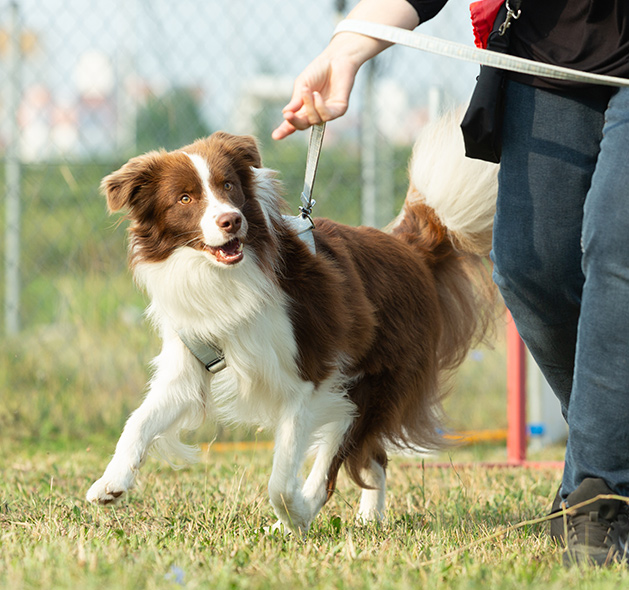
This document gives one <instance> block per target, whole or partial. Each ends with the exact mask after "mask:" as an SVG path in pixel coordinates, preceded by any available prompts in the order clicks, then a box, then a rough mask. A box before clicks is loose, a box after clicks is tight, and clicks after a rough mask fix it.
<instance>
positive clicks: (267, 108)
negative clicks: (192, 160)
mask: <svg viewBox="0 0 629 590" xmlns="http://www.w3.org/2000/svg"><path fill="white" fill-rule="evenodd" d="M352 5H353V3H347V5H346V3H345V2H344V1H342V0H340V1H339V0H337V1H333V0H324V1H320V2H310V1H306V0H291V1H290V2H280V1H278V0H269V1H266V2H256V1H253V0H232V1H231V2H225V1H220V0H207V1H206V2H198V1H196V2H195V1H192V0H180V1H179V2H171V1H169V0H90V1H88V2H86V1H85V0H46V1H45V2H42V1H41V0H12V1H9V2H7V1H1V0H0V73H1V76H0V79H1V80H2V88H1V89H0V92H1V94H0V154H1V157H2V162H1V165H0V184H1V185H2V186H3V187H4V191H3V192H4V199H3V207H2V211H1V212H0V227H1V228H2V229H1V230H0V232H1V233H2V241H1V243H0V257H1V259H2V261H3V264H2V279H1V281H2V289H1V293H0V306H1V307H2V309H3V311H4V316H3V318H4V321H3V326H2V333H3V335H4V338H3V340H4V342H3V344H2V353H3V354H2V361H1V363H2V364H1V366H0V389H1V391H2V394H3V397H4V398H5V402H4V403H3V404H2V407H1V408H0V426H5V427H6V426H8V425H13V426H15V427H17V428H19V429H22V430H23V431H24V432H25V433H27V434H28V433H30V434H32V435H33V436H35V435H41V434H45V432H42V424H46V425H47V426H46V428H48V429H49V430H50V431H52V432H56V433H59V434H67V435H71V434H72V432H75V431H76V430H77V429H79V427H80V425H81V424H83V425H88V427H89V429H94V428H99V427H101V426H107V425H110V424H111V423H115V428H118V427H119V422H120V416H121V415H122V416H124V414H125V413H126V412H127V411H128V410H129V409H130V408H132V407H134V406H135V405H136V404H137V401H138V392H139V391H141V390H142V389H143V387H144V382H145V379H146V373H147V371H146V365H147V363H148V361H149V359H150V358H151V357H152V356H153V355H154V354H155V353H156V351H157V347H158V343H157V341H156V337H155V335H154V334H152V332H151V330H150V329H149V328H148V327H147V326H146V324H145V322H144V320H143V318H142V312H143V308H144V305H145V301H144V300H143V296H142V295H141V294H140V293H138V291H137V290H136V289H135V288H134V286H133V284H132V279H131V277H130V274H129V273H128V271H127V269H126V246H125V232H124V227H122V226H120V225H119V223H118V222H117V220H116V219H112V218H109V217H108V216H107V213H106V208H105V203H104V199H103V198H102V197H101V196H100V195H99V191H98V185H99V182H100V179H101V178H102V177H103V176H104V175H105V174H107V173H109V172H111V171H113V170H115V169H116V168H117V167H119V166H120V165H122V164H123V163H124V162H125V161H126V160H127V159H128V158H129V157H131V156H133V155H136V154H138V153H141V152H144V151H147V150H149V149H155V148H159V147H165V148H167V149H173V148H176V147H179V146H181V145H183V144H186V143H189V142H191V141H193V140H194V139H196V138H198V137H200V136H203V135H206V134H209V133H211V132H213V131H215V130H218V129H222V130H225V131H229V132H233V133H246V134H253V135H256V136H257V137H258V138H259V141H260V146H261V151H262V155H263V159H264V161H265V164H266V165H267V166H269V167H272V168H275V169H277V170H278V171H279V172H280V176H281V178H282V179H283V180H284V182H285V185H286V198H287V200H288V201H289V203H291V204H293V205H294V207H295V209H296V208H297V205H298V196H299V194H300V191H301V187H302V184H303V173H304V165H305V153H306V142H307V134H303V133H301V134H295V135H294V136H291V137H290V138H288V139H286V140H284V141H282V142H273V141H272V140H271V139H270V132H271V130H272V129H273V128H274V127H275V126H276V125H277V124H278V123H279V122H280V120H281V107H282V106H283V105H284V104H286V102H287V101H288V99H289V97H290V94H291V91H292V81H293V79H294V77H295V76H296V75H297V74H298V73H299V72H300V71H301V70H302V69H303V67H304V66H305V65H306V64H307V63H308V62H309V61H310V60H311V59H312V58H313V57H315V55H316V54H317V53H318V52H319V51H320V50H321V49H322V48H323V47H324V46H325V45H326V44H327V41H328V39H329V38H330V36H331V33H332V31H333V29H334V26H335V23H336V22H337V21H338V19H339V18H341V17H342V15H343V14H344V13H346V12H347V11H348V10H349V9H350V8H351V7H352ZM421 30H422V32H424V33H427V34H432V35H435V36H438V37H441V38H448V39H453V40H457V41H464V42H469V43H470V44H471V43H472V33H471V26H470V24H469V18H468V7H467V1H466V0H451V2H450V3H449V4H448V6H447V7H446V8H445V9H444V11H443V12H442V13H441V14H440V15H438V16H437V18H436V19H435V20H434V21H431V22H430V23H427V24H426V25H424V26H423V27H422V29H421ZM476 73H477V67H476V66H474V65H471V64H465V63H462V62H458V61H456V60H448V59H445V58H439V57H433V56H430V55H428V54H423V53H420V52H417V51H413V50H411V49H408V48H398V47H394V48H391V49H389V50H388V51H386V52H385V53H384V54H383V55H381V56H379V57H378V58H377V59H376V60H374V61H373V62H372V63H371V64H370V65H368V66H366V67H365V68H364V69H363V71H362V72H361V73H360V74H359V77H358V80H357V86H356V88H355V91H354V93H353V95H352V102H351V105H350V109H349V111H348V113H347V115H346V116H345V117H344V118H342V119H340V120H338V121H335V122H334V123H332V124H330V125H328V130H327V132H326V140H325V143H324V152H323V155H322V159H321V163H320V169H319V172H318V175H317V186H316V187H315V197H316V198H317V202H318V205H317V211H316V214H317V215H322V216H328V217H332V218H334V219H337V220H339V221H342V222H346V223H350V224H358V223H361V222H362V223H367V224H371V225H376V226H382V225H384V224H385V223H386V222H388V221H389V220H390V219H391V218H392V217H393V215H394V213H395V211H396V208H397V207H398V206H399V205H400V203H401V201H402V199H403V197H404V195H405V190H406V182H407V180H406V162H407V159H408V156H409V154H410V150H411V146H412V142H413V139H414V137H415V136H416V134H417V132H418V130H419V129H420V128H421V126H422V125H423V124H424V123H425V122H426V121H427V120H428V119H429V118H430V117H432V116H434V115H435V113H436V112H437V111H438V110H439V109H442V108H445V107H447V106H451V105H456V104H460V103H462V102H464V101H465V100H466V99H467V97H468V96H469V93H470V91H471V89H472V85H473V81H474V77H475V76H476ZM501 362H502V359H500V360H499V361H498V363H501ZM498 371H499V374H498V375H497V376H495V377H494V378H495V379H496V380H500V379H502V372H503V368H502V366H501V367H499V369H498ZM485 386H486V385H485ZM485 386H484V387H485ZM499 386H500V385H499ZM25 400H28V401H27V404H25V403H24V402H25ZM76 400H83V401H81V402H80V405H81V406H82V407H83V409H84V414H83V415H82V416H81V415H79V416H78V417H75V416H76V414H77V412H76V405H77V401H76ZM86 400H87V401H86ZM501 412H502V409H501V408H500V409H499V410H498V413H499V414H500V413H501ZM502 415H504V414H502ZM73 420H75V421H77V423H76V424H75V425H74V427H73V425H72V422H73ZM79 422H80V424H79ZM73 428H74V430H73Z"/></svg>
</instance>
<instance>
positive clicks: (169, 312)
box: [87, 117, 497, 535]
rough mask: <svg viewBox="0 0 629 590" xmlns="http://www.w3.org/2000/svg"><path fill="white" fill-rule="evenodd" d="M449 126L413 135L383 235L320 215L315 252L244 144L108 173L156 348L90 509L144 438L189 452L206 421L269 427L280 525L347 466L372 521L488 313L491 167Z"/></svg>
mask: <svg viewBox="0 0 629 590" xmlns="http://www.w3.org/2000/svg"><path fill="white" fill-rule="evenodd" d="M455 123H456V121H455V118H454V117H450V118H449V119H448V118H447V117H446V118H445V120H442V121H440V122H438V123H437V124H435V125H432V126H430V127H429V128H428V129H427V130H426V131H425V132H424V133H423V135H422V137H421V138H420V140H419V141H418V143H417V145H416V146H415V149H414V154H413V156H412V159H411V164H410V186H409V189H408V194H407V196H406V200H405V203H404V206H403V209H402V211H401V212H400V214H399V215H398V217H397V218H396V219H395V220H393V222H392V223H391V225H390V226H389V227H388V228H387V230H386V231H380V230H377V229H374V228H370V227H350V226H346V225H342V224H340V223H336V222H334V221H331V220H329V219H315V220H314V226H315V227H314V229H312V234H313V236H314V241H315V245H316V252H312V251H311V249H310V248H309V247H308V245H307V244H306V243H305V242H304V240H303V239H302V238H301V237H300V236H299V235H298V234H297V233H296V231H295V229H294V227H293V224H292V223H291V222H290V219H289V218H287V217H286V216H285V215H284V212H285V210H286V204H285V202H284V200H283V198H282V196H281V194H282V186H281V183H280V181H279V180H278V175H277V173H276V172H274V171H272V170H269V169H267V168H264V167H263V165H262V162H261V157H260V153H259V150H258V146H257V143H256V140H255V139H254V138H252V137H249V136H234V135H230V134H227V133H223V132H217V133H214V134H213V135H211V136H210V137H209V138H205V139H200V140H198V141H196V142H194V143H192V144H191V145H188V146H186V147H183V148H181V149H179V150H175V151H171V152H165V151H153V152H149V153H147V154H145V155H141V156H139V157H135V158H133V159H131V160H130V161H129V162H128V163H126V164H125V165H124V166H122V168H120V169H119V170H118V171H116V172H113V173H112V174H110V175H109V176H107V177H105V178H104V179H103V181H102V184H101V188H102V191H103V192H104V194H105V196H106V198H107V203H108V207H109V210H110V212H112V213H113V212H118V211H120V210H126V211H127V212H128V219H129V221H130V225H129V229H128V231H129V242H130V245H129V263H130V267H131V268H132V271H133V274H134V277H135V279H136V281H137V283H138V284H139V285H140V286H141V287H142V288H143V289H145V290H146V292H147V294H148V296H149V298H150V305H149V308H148V315H149V317H150V318H151V320H152V321H153V323H154V324H155V325H156V327H157V329H158V330H159V333H160V335H161V339H162V341H163V344H162V349H161V352H160V353H159V355H158V356H157V357H156V359H155V360H154V367H155V370H154V374H153V376H152V379H151V380H150V383H149V388H148V392H147V394H146V397H145V399H144V401H143V403H142V404H141V405H140V406H139V408H138V409H137V410H136V411H134V412H133V413H132V414H131V416H130V417H129V419H128V421H127V423H126V425H125V427H124V430H123V432H122V435H121V437H120V439H119V441H118V444H117V446H116V450H115V454H114V455H113V458H112V460H111V462H110V463H109V465H108V466H107V468H106V469H105V472H104V474H103V476H102V477H101V478H100V479H99V480H98V481H96V482H95V483H94V484H93V485H92V486H91V488H90V489H89V491H88V493H87V500H88V501H90V502H95V503H99V504H112V503H114V502H116V501H118V500H119V499H120V498H121V497H122V496H123V494H124V493H125V492H128V491H129V490H130V489H131V488H132V487H133V485H134V482H135V480H136V476H137V474H138V470H139V469H140V467H141V465H142V464H143V462H144V460H145V458H146V455H147V451H148V450H149V448H153V449H154V450H157V451H158V452H159V453H161V454H162V455H163V456H165V457H167V458H168V457H173V456H178V457H183V458H184V459H185V460H187V461H192V460H194V458H195V454H196V449H194V448H193V447H191V446H189V445H185V444H183V443H182V442H181V441H180V439H179V434H180V431H181V430H190V429H194V428H197V427H198V426H199V425H200V424H201V423H202V422H203V421H204V420H205V419H206V417H212V418H213V419H216V420H219V421H222V422H225V423H230V424H245V425H256V426H262V427H264V428H269V429H271V430H272V431H273V433H274V456H273V466H272V470H271V475H270V479H269V484H268V494H269V498H270V502H271V505H272V506H273V509H274V511H275V513H276V515H277V517H278V519H279V520H278V522H277V523H276V526H281V525H284V527H285V529H287V530H288V531H292V532H294V533H296V534H300V535H303V534H305V533H306V532H307V531H308V529H309V526H310V524H311V523H312V521H313V519H314V518H315V517H316V515H317V514H318V513H319V511H320V510H321V508H322V507H323V506H324V505H325V503H326V502H327V501H328V499H329V498H330V497H331V495H332V493H333V492H334V489H335V486H336V480H337V475H338V472H339V470H340V468H341V467H342V466H343V465H345V467H346V469H347V471H348V474H349V476H350V477H351V479H352V480H353V481H354V482H355V483H356V484H357V485H358V486H360V487H361V488H362V495H361V500H360V507H359V509H358V514H357V517H358V518H359V519H361V520H365V521H368V520H372V519H379V518H382V516H383V515H384V511H385V487H386V486H385V483H386V466H387V460H388V453H389V452H390V451H391V450H392V449H396V448H397V449H400V448H402V449H404V448H413V449H416V448H420V449H432V448H435V447H438V446H439V445H440V444H441V443H442V442H443V441H442V435H440V424H441V411H440V407H441V406H440V402H441V400H442V396H443V392H444V387H445V378H446V377H447V375H448V374H449V373H450V372H451V371H452V370H453V369H454V368H456V367H457V366H458V365H459V364H460V363H461V362H462V361H463V360H464V358H465V356H466V354H467V352H468V350H469V348H470V347H471V346H472V345H474V343H476V342H477V341H478V338H480V337H482V336H483V334H484V333H485V331H486V329H487V326H488V325H489V324H490V323H491V321H490V319H488V318H490V317H491V314H492V309H493V305H494V303H493V295H492V293H493V290H492V288H491V287H490V284H491V281H490V279H489V275H488V272H487V267H486V264H485V263H484V261H483V256H484V255H486V254H487V251H488V248H489V244H490V240H491V226H492V221H493V208H494V206H495V199H496V190H497V188H496V186H497V182H496V167H495V165H492V164H487V163H485V162H479V161H472V160H467V159H466V158H465V157H464V154H463V144H462V140H461V138H460V131H459V130H458V125H456V124H455ZM191 343H192V344H191ZM199 344H201V345H202V346H206V345H207V346H209V347H210V348H211V349H212V350H216V351H218V352H217V358H218V359H219V363H218V364H219V365H220V366H219V367H218V370H216V369H215V368H213V367H210V365H209V364H208V366H207V368H206V366H205V362H204V360H203V359H202V358H201V356H202V355H199V354H197V353H195V348H197V347H198V345H199ZM207 346H206V348H207ZM195 354H196V356H195ZM200 359H201V360H200ZM208 369H209V370H208ZM309 451H310V452H311V453H312V454H313V456H314V459H313V462H312V468H311V470H310V472H309V474H308V476H307V477H306V478H305V481H302V479H301V471H302V469H303V468H304V465H305V459H306V458H307V456H308V453H309Z"/></svg>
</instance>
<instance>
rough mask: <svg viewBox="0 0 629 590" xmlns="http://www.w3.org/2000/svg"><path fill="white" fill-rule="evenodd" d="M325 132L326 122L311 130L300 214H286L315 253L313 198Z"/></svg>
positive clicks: (290, 222) (285, 216) (286, 219)
mask: <svg viewBox="0 0 629 590" xmlns="http://www.w3.org/2000/svg"><path fill="white" fill-rule="evenodd" d="M324 133H325V123H319V124H318V125H313V126H312V128H311V130H310V141H309V142H308V154H307V155H306V174H305V178H304V190H303V191H302V193H301V197H300V198H301V207H299V215H297V216H296V217H292V216H290V215H284V221H286V222H287V223H288V224H289V225H290V226H291V227H292V228H293V229H294V230H295V231H296V232H297V235H298V236H299V237H300V238H301V239H302V240H303V241H304V242H305V243H306V245H307V246H308V248H310V251H311V252H312V253H313V254H316V253H317V250H316V247H315V242H314V236H313V234H312V230H313V229H314V227H315V224H314V221H312V209H313V207H314V206H315V204H316V201H315V200H314V199H313V198H312V188H313V186H314V182H315V176H316V175H317V167H318V165H319V155H320V154H321V145H322V144H323V134H324Z"/></svg>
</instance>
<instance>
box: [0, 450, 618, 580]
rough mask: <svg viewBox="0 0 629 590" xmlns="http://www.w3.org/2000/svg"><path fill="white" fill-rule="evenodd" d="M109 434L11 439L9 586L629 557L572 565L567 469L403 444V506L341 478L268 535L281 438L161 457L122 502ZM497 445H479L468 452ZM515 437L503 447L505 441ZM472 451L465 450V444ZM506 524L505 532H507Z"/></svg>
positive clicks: (1, 555) (6, 487)
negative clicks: (422, 455) (104, 490)
mask: <svg viewBox="0 0 629 590" xmlns="http://www.w3.org/2000/svg"><path fill="white" fill-rule="evenodd" d="M109 450H110V449H109V448H106V445H105V446H101V445H97V446H94V447H89V448H84V447H81V445H79V444H77V445H75V446H74V448H72V446H71V445H70V446H68V447H67V448H65V449H61V450H57V451H47V450H45V446H42V447H40V448H38V449H33V448H32V447H30V448H21V447H20V446H18V445H14V444H9V445H7V443H6V441H4V442H3V452H2V455H1V457H2V458H1V459H0V468H1V470H2V474H3V477H2V481H1V482H0V499H1V501H0V548H1V551H0V587H2V588H11V589H13V590H19V589H23V588H24V589H26V588H55V589H66V588H68V589H70V588H82V589H91V588H94V589H96V588H107V587H109V588H121V589H126V588H129V589H131V588H133V589H138V588H177V587H182V586H183V587H186V588H214V589H217V590H220V589H223V588H225V589H228V588H247V589H249V588H251V589H264V588H277V587H278V586H279V587H285V588H304V587H309V588H339V589H341V588H343V589H344V588H351V589H360V588H379V589H380V588H411V587H413V588H417V587H419V588H431V589H433V588H435V589H439V588H448V589H458V588H461V589H463V588H465V589H475V588H478V589H481V588H482V589H486V588H518V589H520V588H540V587H542V588H545V589H546V588H557V589H559V588H566V587H570V588H592V589H606V588H610V589H611V588H614V589H616V588H620V587H623V586H624V585H626V584H627V583H629V573H628V572H627V571H626V570H622V569H618V568H611V569H610V570H596V569H591V570H564V569H563V568H562V566H561V565H560V555H559V550H558V548H557V547H555V546H554V545H553V544H552V543H551V542H550V541H549V539H548V537H547V535H546V533H545V525H544V524H531V525H526V526H521V527H519V528H509V527H513V525H517V524H518V523H521V522H523V521H528V520H530V519H534V518H536V517H538V516H540V515H544V514H545V513H546V512H547V510H548V507H549V504H550V499H551V498H552V496H553V495H554V492H555V491H556V487H557V484H558V478H559V474H558V473H557V472H554V471H541V470H524V469H503V470H491V471H487V470H486V469H484V468H483V467H482V466H480V465H479V466H477V467H471V468H458V469H455V468H451V469H433V468H430V467H428V466H427V465H428V463H422V460H421V459H418V458H415V457H396V458H394V460H393V461H392V464H391V467H390V470H389V488H390V489H389V502H388V511H387V517H386V519H385V520H384V522H382V523H380V524H370V525H359V524H356V523H355V521H354V516H355V511H356V506H357V503H358V492H357V490H356V489H355V488H354V487H353V486H351V485H350V484H349V482H348V481H347V480H346V479H345V478H341V480H340V485H339V492H338V493H337V494H336V495H335V496H334V497H333V498H332V500H331V501H330V503H329V504H328V505H327V506H326V507H325V508H324V509H323V511H322V513H321V514H320V516H319V518H318V519H317V520H316V521H315V523H314V525H313V527H312V529H311V531H310V534H309V535H308V537H307V538H306V539H305V540H300V539H297V538H294V537H291V536H289V537H282V536H281V535H279V534H267V533H265V532H264V527H265V526H268V525H270V524H272V523H273V522H274V516H273V513H272V510H271V508H270V506H269V504H268V502H267V498H266V483H267V478H268V473H269V467H270V463H271V453H270V451H265V450H259V451H255V452H238V453H233V452H224V453H214V452H212V450H211V448H210V450H209V452H208V453H207V454H205V455H204V457H203V460H202V461H201V462H200V463H199V464H197V465H195V466H192V467H190V468H186V469H184V470H181V471H178V472H175V471H172V470H170V469H169V468H165V467H163V466H162V465H161V464H160V463H158V462H156V461H153V460H149V462H148V463H147V465H146V466H145V469H144V471H143V475H142V477H141V485H140V487H139V489H138V490H136V491H134V492H132V494H131V495H130V497H129V499H128V500H126V501H125V502H124V503H123V504H122V505H120V506H118V507H115V508H101V507H95V506H91V505H87V504H86V503H85V502H84V500H83V496H84V494H85V491H86V489H87V487H88V486H89V484H90V482H91V480H92V479H93V478H94V477H96V476H97V475H98V474H99V473H100V470H102V468H103V467H104V464H105V462H106V460H107V456H108V452H109ZM479 452H480V453H483V454H484V456H485V457H486V458H487V457H491V456H492V455H493V454H495V453H496V452H497V451H496V449H492V448H485V449H475V450H465V451H462V454H463V456H465V455H467V454H469V453H472V454H477V453H479ZM498 452H499V451H498ZM453 458H454V460H457V458H456V455H455V456H453ZM500 531H506V532H505V534H502V535H498V536H494V535H495V533H497V532H500Z"/></svg>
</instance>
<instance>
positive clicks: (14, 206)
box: [4, 1, 22, 334]
mask: <svg viewBox="0 0 629 590" xmlns="http://www.w3.org/2000/svg"><path fill="white" fill-rule="evenodd" d="M20 39H21V23H20V9H19V6H18V3H17V1H14V2H11V4H10V24H9V52H8V58H7V59H8V73H9V76H8V77H9V79H8V83H7V102H6V104H7V108H6V113H7V123H8V125H7V149H6V155H5V195H6V196H5V206H6V220H5V223H6V241H5V262H4V264H5V296H4V319H5V331H6V333H7V334H16V333H17V332H19V330H20V189H21V169H20V147H19V141H20V137H19V128H18V121H17V111H18V107H19V101H20V95H21V84H20V70H21V61H22V51H21V47H20Z"/></svg>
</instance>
